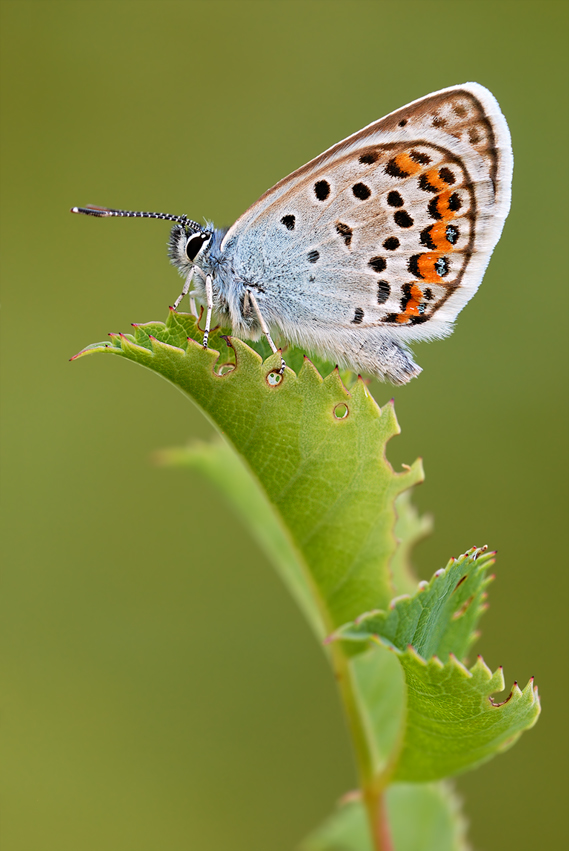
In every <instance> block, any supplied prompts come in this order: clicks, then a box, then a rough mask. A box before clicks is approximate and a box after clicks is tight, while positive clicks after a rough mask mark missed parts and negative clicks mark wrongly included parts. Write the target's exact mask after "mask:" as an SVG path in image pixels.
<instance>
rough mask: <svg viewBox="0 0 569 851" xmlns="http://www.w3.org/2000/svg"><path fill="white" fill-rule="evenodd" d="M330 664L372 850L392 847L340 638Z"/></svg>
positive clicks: (333, 646) (378, 781)
mask: <svg viewBox="0 0 569 851" xmlns="http://www.w3.org/2000/svg"><path fill="white" fill-rule="evenodd" d="M330 650H331V656H332V665H333V668H334V675H335V677H336V681H337V683H338V688H339V690H340V695H341V697H342V702H343V704H344V710H345V713H346V717H347V720H348V727H349V729H350V733H351V736H352V741H353V744H354V750H355V755H356V763H357V767H358V775H359V781H360V789H361V794H362V801H363V803H364V806H365V809H366V813H367V817H368V822H369V829H370V835H371V840H372V845H373V848H374V851H394V848H393V843H392V841H391V834H390V830H389V821H388V815H387V808H386V806H385V796H384V784H383V783H382V781H381V777H380V776H376V774H375V772H374V762H373V755H372V752H371V747H370V741H369V738H368V735H367V732H366V729H365V724H364V720H363V718H362V715H361V712H360V707H359V702H358V697H357V693H356V689H355V684H354V679H353V675H352V671H351V669H350V665H349V662H348V659H347V657H346V655H345V653H344V652H343V651H342V648H341V644H340V642H332V644H331V647H330Z"/></svg>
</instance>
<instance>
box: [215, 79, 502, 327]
mask: <svg viewBox="0 0 569 851" xmlns="http://www.w3.org/2000/svg"><path fill="white" fill-rule="evenodd" d="M511 174H512V153H511V145H510V136H509V131H508V128H507V125H506V122H505V119H504V117H503V116H502V113H501V112H500V109H499V106H498V104H497V102H496V100H495V99H494V97H493V96H492V95H491V93H490V92H489V91H488V90H487V89H485V88H483V87H482V86H479V85H477V84H475V83H467V84H465V85H462V86H456V87H453V88H450V89H445V90H442V91H440V92H436V93H434V94H431V95H429V96H427V97H425V98H422V99H421V100H418V101H415V102H413V103H411V104H409V105H407V106H405V107H403V108H402V109H400V110H397V111H396V112H394V113H391V114H390V115H388V116H386V117H385V118H382V119H380V120H379V121H376V122H375V123H373V124H371V125H369V126H368V127H366V128H364V129H363V130H360V131H359V132H358V133H356V134H354V135H353V136H350V137H349V138H347V139H345V140H344V141H343V142H340V143H338V144H337V145H335V146H334V147H333V148H330V149H329V150H328V151H326V152H325V153H323V154H321V156H319V157H317V158H316V159H315V160H312V161H311V162H309V163H308V164H307V165H305V166H303V167H302V168H300V169H298V170H297V171H295V172H293V173H292V174H291V175H289V176H288V177H286V178H285V179H284V180H282V181H280V182H279V183H277V184H276V186H274V187H273V188H272V189H270V190H269V191H268V192H266V193H265V194H264V195H263V196H262V197H261V198H260V199H259V200H258V201H257V202H256V203H255V204H253V206H252V207H250V208H249V210H247V211H246V212H245V213H244V214H243V216H241V218H240V219H238V220H237V222H236V223H235V224H234V225H233V227H232V228H231V229H230V230H229V231H228V233H227V235H226V237H225V239H224V242H223V246H222V250H223V252H224V253H227V254H231V255H232V264H233V268H234V270H235V272H236V274H237V276H238V277H239V278H241V280H242V281H243V283H244V284H245V285H249V286H251V287H252V288H257V290H258V293H259V295H258V300H259V304H260V305H261V307H262V309H263V310H264V312H265V314H266V318H267V320H268V321H269V322H271V323H273V324H276V325H277V326H279V327H280V328H281V330H283V331H284V332H285V334H286V333H287V330H290V325H291V323H294V325H295V327H296V328H297V330H299V326H302V328H304V327H306V328H307V329H308V328H309V327H310V328H312V327H315V326H318V328H319V332H318V336H319V338H321V335H322V330H323V328H324V327H326V326H332V327H331V328H330V330H332V328H333V327H336V328H340V327H342V328H346V329H347V328H349V327H353V326H354V325H356V326H359V329H364V328H371V327H375V328H383V329H385V330H387V329H389V331H390V333H391V334H393V333H396V334H397V336H399V337H400V338H401V339H405V338H406V337H407V338H408V339H412V338H414V339H416V338H418V337H435V336H443V335H444V334H446V333H448V332H449V330H450V328H451V326H452V322H453V320H454V319H455V318H456V315H457V314H458V312H459V311H460V310H461V309H462V307H463V306H464V304H466V302H467V301H468V300H469V299H470V298H471V297H472V295H473V294H474V293H475V292H476V290H477V288H478V286H479V284H480V281H481V279H482V275H483V273H484V270H485V268H486V265H487V263H488V260H489V258H490V255H491V253H492V250H493V248H494V246H495V244H496V242H497V241H498V239H499V236H500V233H501V230H502V227H503V223H504V220H505V218H506V216H507V213H508V210H509V206H510V187H511ZM295 336H298V334H295Z"/></svg>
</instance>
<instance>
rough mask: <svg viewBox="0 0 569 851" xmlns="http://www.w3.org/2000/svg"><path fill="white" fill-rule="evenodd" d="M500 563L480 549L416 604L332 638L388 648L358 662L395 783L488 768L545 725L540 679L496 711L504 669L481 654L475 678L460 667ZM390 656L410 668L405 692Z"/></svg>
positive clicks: (368, 618)
mask: <svg viewBox="0 0 569 851" xmlns="http://www.w3.org/2000/svg"><path fill="white" fill-rule="evenodd" d="M493 557H494V553H486V552H485V548H482V549H476V548H473V549H472V550H469V551H468V553H465V554H464V555H462V556H460V557H459V558H457V559H456V560H455V559H451V561H450V562H449V563H448V565H447V566H446V568H444V569H442V570H439V571H437V572H436V573H435V575H434V576H433V578H432V579H431V581H430V582H428V583H427V582H424V583H420V585H419V590H418V591H417V592H416V593H415V594H414V595H413V596H412V597H400V598H396V599H394V600H392V602H391V604H390V607H389V609H388V610H387V611H376V612H370V613H367V614H365V615H362V616H361V617H360V618H358V619H357V620H356V621H355V622H353V623H351V624H346V625H344V626H343V627H341V628H340V629H338V630H336V632H335V633H334V634H333V635H332V636H331V637H330V639H328V640H336V641H337V640H342V641H344V642H346V641H363V642H365V643H366V644H367V645H369V643H370V641H376V642H377V643H378V644H379V645H380V646H381V648H382V649H381V651H380V652H378V651H373V650H371V649H370V650H369V651H368V653H367V654H365V655H364V656H359V657H356V658H355V659H354V660H353V662H352V669H353V671H354V673H355V677H356V683H357V693H358V694H359V695H360V706H361V708H360V711H361V713H362V715H363V716H365V717H366V718H367V724H368V730H369V731H370V733H371V736H370V738H371V737H373V742H374V744H373V746H370V747H371V751H372V753H373V755H374V765H375V769H376V771H378V772H379V771H385V772H387V773H388V774H390V775H391V777H392V779H395V780H406V781H413V782H418V781H427V780H438V779H441V778H443V777H448V776H451V775H453V774H457V773H459V772H461V771H466V770H467V769H470V768H474V767H475V766H477V765H479V764H480V763H482V762H485V761H486V760H488V759H490V758H491V757H492V756H494V755H495V754H497V753H498V752H500V751H502V750H504V749H506V748H507V747H509V746H510V745H511V744H513V743H514V741H516V739H517V738H518V737H519V735H520V734H521V732H522V731H523V730H527V729H529V728H530V727H532V726H533V724H535V722H536V720H537V717H538V715H539V711H540V704H539V698H538V696H537V689H535V688H534V687H533V680H530V682H529V683H528V685H527V686H526V688H525V689H524V691H523V692H522V691H520V689H519V687H518V685H517V683H515V684H514V687H513V689H512V692H511V693H510V695H509V697H508V698H507V699H506V700H505V701H504V702H503V703H501V704H494V703H493V702H492V700H491V699H490V696H491V695H492V694H494V693H496V692H499V691H502V690H503V689H504V678H503V675H502V670H501V668H500V669H498V671H496V672H495V673H494V674H492V672H491V671H490V669H489V668H488V667H487V666H486V664H485V663H484V661H483V660H482V658H481V657H479V658H478V661H477V662H476V664H475V665H474V667H473V668H471V669H470V671H469V670H468V669H467V668H466V667H465V666H464V665H463V664H462V663H461V662H459V661H458V658H461V659H462V658H464V657H465V655H466V653H467V651H468V649H469V647H470V644H471V643H472V640H473V638H474V637H475V632H474V627H475V626H476V623H477V620H478V618H479V616H480V613H481V612H482V611H483V609H484V607H485V606H484V600H485V597H486V590H485V589H486V587H487V585H488V583H489V582H490V581H491V579H492V577H488V576H486V570H487V568H488V567H489V566H490V565H492V564H493V563H494V558H493ZM387 649H391V650H392V652H393V654H394V656H395V658H396V659H397V660H398V661H399V663H400V665H401V667H402V669H403V673H404V677H405V688H404V691H399V690H398V688H399V687H398V683H397V679H396V675H395V673H394V671H393V670H392V668H393V665H391V666H389V665H388V663H387V661H386V658H385V653H386V650H387ZM378 650H379V648H378ZM438 657H441V658H442V659H445V660H448V661H446V662H445V663H444V664H443V662H441V661H440V659H439V658H438ZM457 657H458V658H457ZM389 707H391V713H392V714H391V715H388V710H389Z"/></svg>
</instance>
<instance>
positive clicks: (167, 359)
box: [80, 311, 423, 632]
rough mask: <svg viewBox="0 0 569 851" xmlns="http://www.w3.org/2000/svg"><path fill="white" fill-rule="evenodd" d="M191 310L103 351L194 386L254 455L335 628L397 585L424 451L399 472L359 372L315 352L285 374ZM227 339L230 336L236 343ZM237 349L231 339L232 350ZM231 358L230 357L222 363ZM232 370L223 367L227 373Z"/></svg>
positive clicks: (275, 359) (251, 462)
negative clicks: (315, 361) (403, 515)
mask: <svg viewBox="0 0 569 851" xmlns="http://www.w3.org/2000/svg"><path fill="white" fill-rule="evenodd" d="M193 337H198V338H200V337H201V333H200V332H199V330H198V329H197V327H196V321H195V319H194V318H193V317H192V316H187V315H185V314H178V313H175V312H174V311H171V312H170V315H169V317H168V321H167V322H166V324H165V325H164V324H162V323H158V322H153V323H148V324H146V325H139V326H135V333H134V335H132V336H131V335H124V334H118V335H111V343H101V344H97V345H95V346H90V347H88V348H87V349H85V350H84V351H83V352H81V353H80V355H85V354H88V353H92V352H103V353H107V354H114V355H118V356H120V357H124V358H127V359H128V360H132V361H134V362H136V363H139V364H141V365H142V366H146V367H147V368H148V369H152V370H154V371H156V372H158V373H159V374H160V375H162V376H163V377H164V378H166V379H168V380H169V381H171V382H172V383H173V384H175V385H176V386H177V387H178V388H180V389H181V390H182V391H183V392H185V393H186V394H188V396H190V398H192V399H193V400H194V401H195V402H196V403H197V404H198V405H199V406H200V407H201V408H202V409H203V410H204V412H205V413H206V414H207V416H208V417H209V418H210V419H211V421H212V422H213V423H214V424H215V425H216V426H217V428H218V429H219V430H220V431H221V432H222V433H223V434H224V435H225V437H226V438H227V439H228V440H229V441H230V442H231V443H232V444H233V446H234V447H235V448H236V449H237V451H238V452H239V453H240V454H241V455H242V457H243V458H244V459H245V460H246V462H247V465H248V468H249V470H250V471H251V472H252V474H253V475H254V476H255V478H256V479H257V480H258V482H259V483H260V484H261V486H262V489H263V491H264V492H265V494H266V495H267V497H268V499H269V501H270V503H271V504H272V506H273V508H274V510H275V511H276V512H277V513H278V515H279V516H280V518H281V520H282V524H283V527H284V528H285V529H286V530H287V531H288V535H289V539H290V543H291V546H292V547H293V548H294V550H295V552H296V554H297V558H298V561H299V563H300V564H301V565H302V567H303V570H304V571H305V577H306V582H307V584H308V585H309V587H310V588H311V590H312V592H313V596H314V597H315V599H316V604H317V606H318V609H319V611H320V617H321V620H322V622H323V624H324V628H325V630H326V631H327V632H331V631H332V630H333V629H334V628H336V627H338V626H340V625H341V624H343V623H346V622H347V621H350V620H353V619H354V618H355V617H357V615H358V614H359V613H360V612H362V611H366V610H368V609H372V608H384V607H386V606H387V604H388V603H389V600H390V599H391V598H392V597H393V594H394V587H393V585H392V584H391V577H390V571H389V562H390V560H391V558H392V556H393V553H394V551H395V548H396V541H395V536H394V534H393V529H394V526H395V520H396V515H395V508H394V500H395V497H396V496H397V495H398V494H399V493H401V492H402V491H404V490H405V489H406V488H408V487H410V486H411V485H413V484H415V483H416V482H418V481H421V480H422V475H423V474H422V469H421V465H420V462H416V463H415V464H414V465H413V467H411V468H409V469H408V470H406V471H405V472H403V473H395V472H394V471H393V469H392V467H391V465H390V464H389V463H388V461H387V459H386V457H385V445H386V443H387V441H388V440H389V439H390V438H391V437H392V436H393V435H394V434H397V433H398V431H399V427H398V425H397V420H396V419H395V413H394V411H393V405H392V404H391V403H389V404H387V405H385V406H384V408H383V409H381V410H380V408H379V407H378V406H377V404H376V402H375V401H374V399H373V398H372V397H371V396H370V394H369V392H368V390H367V387H366V385H365V383H364V382H363V381H362V380H361V379H359V380H358V381H356V383H355V384H354V386H353V387H352V388H351V390H347V389H346V387H345V386H344V385H343V383H342V381H341V380H340V376H339V373H338V371H337V370H334V371H333V372H332V373H331V374H330V375H329V376H328V377H327V378H326V379H324V380H323V379H322V377H321V376H320V374H319V373H318V372H317V370H316V369H315V367H314V366H313V365H312V363H311V362H310V361H309V360H308V359H304V364H303V366H302V368H301V370H300V372H299V374H298V376H297V375H295V373H294V372H293V371H292V370H291V369H287V370H286V372H285V375H284V377H283V378H282V380H281V381H280V382H279V380H278V376H277V377H275V376H276V369H277V368H278V366H279V365H280V356H279V355H271V357H269V358H268V359H267V360H266V361H262V359H261V357H260V356H259V355H258V354H257V353H256V352H254V351H253V350H252V349H251V348H250V347H249V346H247V345H246V344H245V343H243V342H242V341H241V340H239V339H237V338H231V339H229V338H224V337H223V336H222V335H221V334H220V333H218V332H215V333H213V334H212V335H211V337H210V345H211V346H215V347H216V349H217V351H215V350H212V349H207V350H204V349H203V348H202V346H201V345H200V344H199V343H197V342H195V340H194V339H193ZM228 343H229V346H228ZM231 350H233V351H231ZM221 367H223V369H222V368H221ZM220 373H223V374H220Z"/></svg>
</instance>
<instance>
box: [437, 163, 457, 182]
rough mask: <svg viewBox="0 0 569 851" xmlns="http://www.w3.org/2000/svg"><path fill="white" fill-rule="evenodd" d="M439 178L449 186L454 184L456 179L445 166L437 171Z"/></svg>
mask: <svg viewBox="0 0 569 851" xmlns="http://www.w3.org/2000/svg"><path fill="white" fill-rule="evenodd" d="M439 177H440V178H441V180H444V182H445V183H448V185H449V186H451V185H452V184H453V183H456V177H455V176H454V174H453V173H452V171H451V170H450V168H447V167H446V165H444V166H443V167H442V168H440V169H439Z"/></svg>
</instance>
